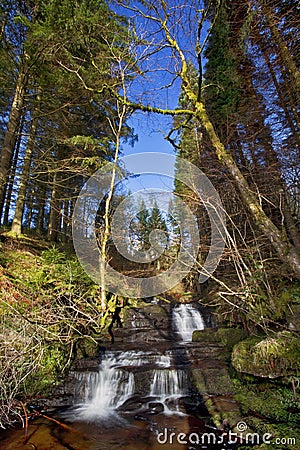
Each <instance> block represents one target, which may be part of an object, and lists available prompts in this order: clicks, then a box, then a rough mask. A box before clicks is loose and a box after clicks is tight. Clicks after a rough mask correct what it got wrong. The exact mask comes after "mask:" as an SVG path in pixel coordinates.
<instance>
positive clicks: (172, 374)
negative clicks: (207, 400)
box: [72, 351, 188, 422]
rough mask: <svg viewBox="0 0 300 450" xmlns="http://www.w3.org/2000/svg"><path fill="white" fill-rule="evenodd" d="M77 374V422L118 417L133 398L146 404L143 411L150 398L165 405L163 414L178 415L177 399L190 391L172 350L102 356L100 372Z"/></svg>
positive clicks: (116, 353)
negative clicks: (167, 351) (175, 361)
mask: <svg viewBox="0 0 300 450" xmlns="http://www.w3.org/2000/svg"><path fill="white" fill-rule="evenodd" d="M145 374H147V375H146V376H145ZM75 375H76V378H77V384H76V388H75V403H76V405H75V409H73V411H72V414H73V415H75V416H76V418H77V420H82V421H87V422H92V421H96V420H102V419H106V418H107V417H110V416H112V415H117V412H118V411H123V410H124V406H123V405H124V404H125V405H126V404H127V401H130V400H129V399H130V398H131V397H135V398H137V397H138V398H140V402H141V403H143V402H144V403H143V404H144V406H143V408H142V409H143V410H144V411H146V410H147V409H148V402H149V397H151V398H152V400H151V401H152V402H153V401H155V402H157V403H161V405H163V412H165V413H167V414H174V413H179V412H180V411H179V406H178V399H179V398H180V397H182V396H184V395H187V390H188V388H187V386H188V381H187V376H186V374H185V372H184V371H183V370H181V369H176V368H175V367H174V361H173V355H172V352H170V351H169V353H167V354H165V353H156V352H137V351H127V352H117V351H116V352H107V353H106V354H105V355H103V357H102V362H101V364H100V366H99V371H97V372H76V374H75ZM143 399H144V401H143ZM151 401H150V403H151ZM125 410H126V407H125Z"/></svg>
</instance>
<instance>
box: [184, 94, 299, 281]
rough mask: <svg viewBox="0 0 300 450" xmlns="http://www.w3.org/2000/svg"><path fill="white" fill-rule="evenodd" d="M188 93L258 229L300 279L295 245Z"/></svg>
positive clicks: (205, 114)
mask: <svg viewBox="0 0 300 450" xmlns="http://www.w3.org/2000/svg"><path fill="white" fill-rule="evenodd" d="M187 93H188V94H189V96H190V97H191V100H193V101H194V102H195V106H196V111H197V116H198V118H199V120H200V121H201V123H202V124H203V126H204V128H205V130H206V132H207V134H208V136H209V138H210V141H211V143H212V145H213V147H214V149H215V151H216V155H217V157H218V159H219V161H220V162H221V164H222V165H223V166H224V167H226V169H227V170H228V171H229V173H230V175H231V176H232V178H233V180H234V182H235V184H236V187H237V189H238V190H239V192H240V194H241V197H242V200H243V203H244V205H245V206H246V207H247V209H248V210H249V212H250V214H251V217H252V219H253V221H254V222H255V224H256V225H257V227H258V229H259V230H260V231H261V232H262V233H263V234H264V235H265V236H266V237H267V238H268V239H269V241H270V243H271V245H272V247H273V249H274V250H275V251H276V252H277V254H278V256H279V258H280V259H281V261H282V262H284V263H285V264H286V265H287V266H288V267H289V268H290V269H291V270H292V272H293V273H294V275H295V276H296V277H297V278H298V279H300V254H299V252H298V251H297V250H296V248H295V247H294V246H293V245H291V244H290V243H289V242H287V241H286V240H285V239H284V237H283V236H282V233H281V232H280V231H279V230H278V228H277V227H276V226H275V225H274V224H273V222H272V221H271V220H270V219H269V217H268V216H267V215H266V214H265V212H264V211H263V209H262V207H261V205H260V204H259V202H258V201H257V198H256V196H255V194H254V193H253V192H252V191H251V189H250V187H249V185H248V183H247V181H246V179H245V178H244V176H243V174H242V173H241V171H240V170H239V168H238V167H237V164H236V163H235V161H234V159H233V157H232V156H231V155H230V154H229V153H228V152H227V151H226V150H225V148H224V145H223V144H222V143H221V141H220V139H219V137H218V136H217V134H216V132H215V129H214V127H213V125H212V123H211V121H210V120H209V117H208V115H207V112H206V110H205V107H204V105H203V103H202V102H197V100H196V98H195V95H194V94H193V93H192V92H190V91H189V92H187Z"/></svg>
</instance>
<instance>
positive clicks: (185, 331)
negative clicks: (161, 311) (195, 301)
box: [173, 303, 205, 342]
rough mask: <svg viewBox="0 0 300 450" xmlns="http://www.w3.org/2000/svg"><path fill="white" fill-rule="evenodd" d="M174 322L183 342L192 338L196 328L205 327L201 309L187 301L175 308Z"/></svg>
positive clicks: (201, 328)
mask: <svg viewBox="0 0 300 450" xmlns="http://www.w3.org/2000/svg"><path fill="white" fill-rule="evenodd" d="M173 324H174V328H175V331H176V333H177V335H178V336H179V338H180V340H181V341H183V342H188V341H191V340H192V335H193V331H194V330H203V329H204V328H205V325H204V321H203V318H202V316H201V313H200V311H199V310H198V309H197V308H195V307H194V306H193V305H190V304H186V303H181V304H180V305H178V306H175V308H173Z"/></svg>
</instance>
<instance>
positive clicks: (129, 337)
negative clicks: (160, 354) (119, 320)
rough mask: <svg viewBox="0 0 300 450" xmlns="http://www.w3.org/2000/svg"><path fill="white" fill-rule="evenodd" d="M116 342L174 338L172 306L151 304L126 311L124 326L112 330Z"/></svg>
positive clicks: (157, 340) (153, 340)
mask: <svg viewBox="0 0 300 450" xmlns="http://www.w3.org/2000/svg"><path fill="white" fill-rule="evenodd" d="M112 332H113V335H114V339H115V342H118V343H120V342H124V343H130V342H135V343H136V344H141V343H145V342H146V343H147V342H160V341H164V340H171V339H172V334H173V333H172V321H171V306H170V305H169V304H167V303H166V304H162V305H158V304H153V305H152V304H149V305H147V306H146V307H144V308H130V309H128V310H127V311H126V314H125V320H124V322H123V326H122V328H113V330H112Z"/></svg>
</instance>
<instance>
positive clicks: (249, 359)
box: [232, 331, 300, 378]
mask: <svg viewBox="0 0 300 450" xmlns="http://www.w3.org/2000/svg"><path fill="white" fill-rule="evenodd" d="M232 365H233V367H234V368H235V369H236V370H237V371H239V372H244V373H248V374H251V375H254V376H259V377H264V378H278V377H283V376H289V375H295V376H297V375H298V374H299V372H300V339H299V338H298V337H296V336H294V335H293V334H292V333H290V332H287V331H285V332H279V333H277V334H276V335H274V337H265V338H264V339H261V338H258V337H256V338H249V339H245V340H244V341H241V342H239V343H238V344H236V345H235V347H234V349H233V352H232Z"/></svg>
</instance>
